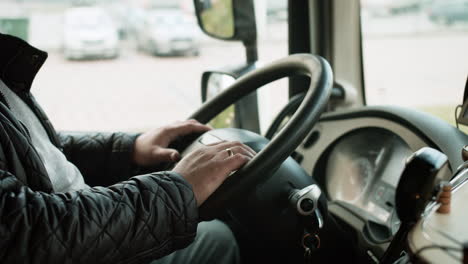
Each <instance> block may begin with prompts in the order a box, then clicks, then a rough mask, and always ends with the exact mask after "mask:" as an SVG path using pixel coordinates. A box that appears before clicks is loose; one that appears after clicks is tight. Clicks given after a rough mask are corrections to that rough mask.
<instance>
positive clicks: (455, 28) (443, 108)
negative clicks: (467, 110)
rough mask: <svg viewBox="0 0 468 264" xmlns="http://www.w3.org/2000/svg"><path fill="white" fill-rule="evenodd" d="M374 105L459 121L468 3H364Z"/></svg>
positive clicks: (368, 83)
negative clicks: (394, 107)
mask: <svg viewBox="0 0 468 264" xmlns="http://www.w3.org/2000/svg"><path fill="white" fill-rule="evenodd" d="M361 21H362V49H363V66H364V79H365V95H366V102H367V104H368V105H398V106H404V107H411V108H415V109H419V110H422V111H425V112H428V113H430V114H433V115H436V116H438V117H440V118H442V119H444V120H446V121H447V122H449V123H452V124H454V122H455V118H454V116H455V108H456V106H457V105H459V104H462V100H463V90H464V87H465V82H466V79H467V75H468V52H467V49H466V47H468V1H467V0H453V1H447V0H392V1H391V0H386V1H381V0H361Z"/></svg>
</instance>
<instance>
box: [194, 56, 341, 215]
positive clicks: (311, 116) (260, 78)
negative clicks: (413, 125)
mask: <svg viewBox="0 0 468 264" xmlns="http://www.w3.org/2000/svg"><path fill="white" fill-rule="evenodd" d="M293 75H306V76H309V77H310V87H309V90H308V92H307V94H306V95H305V98H304V100H303V101H302V104H301V105H300V106H299V108H298V110H297V111H296V113H295V114H294V115H293V116H292V118H291V119H290V120H289V122H288V124H287V125H286V126H285V127H284V128H283V129H282V130H281V131H280V132H279V133H278V134H277V135H276V136H275V137H274V138H273V139H272V140H271V141H270V142H268V143H266V144H265V146H264V147H263V149H262V150H261V151H260V152H258V154H257V155H256V156H255V157H254V158H253V159H252V160H251V161H250V162H249V163H247V164H246V165H245V166H244V167H242V168H241V169H239V170H238V171H237V172H236V173H234V174H233V175H232V176H231V177H229V178H228V179H227V180H226V181H225V182H224V183H223V184H222V185H221V186H220V187H219V188H218V189H217V190H216V191H215V192H214V193H213V194H212V195H211V196H210V197H209V198H208V199H207V200H206V201H205V202H204V203H203V204H202V205H201V207H200V208H199V213H200V218H202V219H210V218H212V217H214V215H216V212H217V211H219V210H221V209H222V208H224V207H225V206H226V205H227V204H228V202H229V201H233V200H235V199H236V198H237V197H241V196H243V195H245V194H246V192H248V191H249V190H252V188H254V187H255V186H257V185H258V184H259V183H261V182H263V181H265V180H267V179H268V178H269V177H271V175H273V172H274V171H275V170H276V169H277V168H278V167H279V166H280V165H281V164H282V163H283V162H284V161H285V160H286V159H287V158H288V157H289V155H291V153H292V152H293V151H294V150H295V149H296V148H297V147H298V146H299V144H300V143H301V142H302V141H303V140H304V138H305V137H306V135H307V134H308V133H309V132H310V130H311V129H312V128H313V126H314V125H315V123H316V122H317V121H318V119H319V117H320V115H321V113H322V112H323V111H324V110H325V107H326V105H327V102H328V99H329V97H330V93H331V90H332V83H333V74H332V70H331V67H330V65H329V64H328V62H327V61H326V60H325V59H323V58H322V57H320V56H315V55H310V54H294V55H290V56H288V57H286V58H283V59H279V60H277V61H275V62H272V63H270V64H269V65H266V66H265V67H262V68H260V69H256V70H254V71H252V72H250V73H248V74H246V75H244V76H242V77H241V78H239V79H238V80H237V81H236V82H235V83H234V84H233V85H231V86H230V87H229V88H227V89H226V90H224V91H223V92H221V93H220V94H218V95H217V96H216V97H214V98H213V99H211V100H210V101H208V102H206V103H205V104H203V105H202V107H201V108H200V109H198V111H196V112H195V113H194V114H193V115H192V116H191V117H190V118H193V119H196V120H198V121H199V122H201V123H207V122H209V121H210V120H211V119H212V118H214V117H215V116H216V115H218V114H219V113H221V112H222V111H223V110H224V109H226V108H227V107H228V106H230V105H231V104H233V103H235V102H236V101H238V100H239V99H241V98H242V97H244V96H246V95H248V94H249V93H251V92H253V91H255V90H256V89H258V88H259V87H262V86H263V85H265V84H268V83H270V82H273V81H275V80H278V79H280V78H283V77H289V76H293ZM220 130H222V129H220ZM246 132H247V131H246ZM208 133H210V132H208ZM215 134H216V133H215ZM219 134H220V133H218V135H219ZM221 134H222V133H221ZM250 134H253V133H250ZM202 137H203V136H202ZM258 137H260V138H261V136H258ZM218 138H219V136H218ZM221 139H222V140H233V139H232V138H221ZM265 140H266V139H265ZM199 141H200V140H197V141H195V142H199ZM244 143H246V142H244ZM192 144H194V143H192ZM247 145H248V144H247ZM189 148H190V147H189Z"/></svg>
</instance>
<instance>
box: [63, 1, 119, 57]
mask: <svg viewBox="0 0 468 264" xmlns="http://www.w3.org/2000/svg"><path fill="white" fill-rule="evenodd" d="M63 37H64V39H63V51H64V55H65V57H66V58H67V59H82V58H115V57H117V56H118V55H119V36H118V30H117V27H116V26H115V24H114V23H113V21H112V19H111V17H110V16H109V15H108V14H107V13H106V12H105V11H104V10H103V9H101V8H97V7H76V8H70V9H69V10H67V11H66V12H65V15H64V34H63Z"/></svg>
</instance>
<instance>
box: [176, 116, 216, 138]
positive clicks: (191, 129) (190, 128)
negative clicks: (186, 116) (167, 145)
mask: <svg viewBox="0 0 468 264" xmlns="http://www.w3.org/2000/svg"><path fill="white" fill-rule="evenodd" d="M211 129H212V128H211V127H209V126H207V125H204V124H202V123H200V122H198V121H196V120H194V119H190V120H187V121H183V122H180V123H176V124H174V125H171V126H169V127H167V130H168V132H169V133H170V134H171V136H172V137H173V138H177V137H179V136H185V135H188V134H191V133H201V132H205V131H208V130H211Z"/></svg>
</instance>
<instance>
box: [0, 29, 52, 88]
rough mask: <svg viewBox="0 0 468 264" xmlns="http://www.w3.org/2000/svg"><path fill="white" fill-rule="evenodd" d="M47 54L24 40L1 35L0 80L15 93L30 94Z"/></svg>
mask: <svg viewBox="0 0 468 264" xmlns="http://www.w3.org/2000/svg"><path fill="white" fill-rule="evenodd" d="M46 59H47V53H46V52H44V51H41V50H39V49H37V48H35V47H33V46H31V45H29V44H28V43H27V42H25V41H24V40H22V39H20V38H17V37H14V36H10V35H6V34H2V33H0V79H1V80H2V81H3V82H4V83H5V84H6V85H8V87H9V88H10V89H12V90H13V91H15V92H29V91H30V90H31V85H32V82H33V80H34V78H35V77H36V74H37V72H38V71H39V69H40V68H41V66H42V64H44V62H45V60H46Z"/></svg>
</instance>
